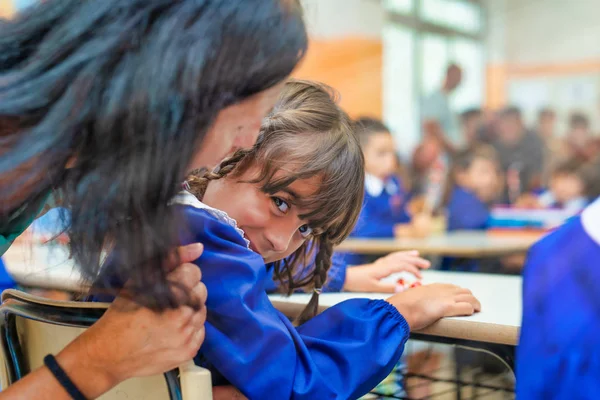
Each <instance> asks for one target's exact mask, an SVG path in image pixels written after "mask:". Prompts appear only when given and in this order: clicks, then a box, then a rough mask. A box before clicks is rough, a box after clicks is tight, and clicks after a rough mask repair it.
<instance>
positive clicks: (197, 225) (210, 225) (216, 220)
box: [170, 190, 250, 248]
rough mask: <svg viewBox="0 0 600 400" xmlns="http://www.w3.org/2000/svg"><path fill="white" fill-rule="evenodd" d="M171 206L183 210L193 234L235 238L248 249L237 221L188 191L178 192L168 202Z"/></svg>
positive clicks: (247, 242)
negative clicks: (179, 207)
mask: <svg viewBox="0 0 600 400" xmlns="http://www.w3.org/2000/svg"><path fill="white" fill-rule="evenodd" d="M170 205H171V206H181V207H183V208H184V216H185V217H186V220H187V221H186V222H187V223H188V224H189V227H190V228H191V230H192V231H193V232H197V233H200V234H202V235H203V236H205V235H211V234H212V235H217V236H227V237H228V238H229V239H231V238H235V239H236V240H235V241H236V242H238V243H243V244H244V245H245V247H247V248H249V245H250V242H249V241H248V239H246V237H245V234H244V231H243V230H241V229H240V228H239V227H238V224H237V221H236V220H235V219H233V218H231V217H230V216H229V215H228V214H227V213H226V212H225V211H222V210H219V209H217V208H214V207H211V206H209V205H207V204H205V203H203V202H201V201H200V200H199V199H198V198H197V197H196V196H194V195H193V194H191V193H190V192H188V191H185V190H184V191H181V192H179V193H178V194H177V195H176V196H175V197H174V198H173V199H172V200H171V202H170Z"/></svg>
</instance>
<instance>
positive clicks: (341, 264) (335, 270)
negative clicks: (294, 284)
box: [265, 253, 348, 293]
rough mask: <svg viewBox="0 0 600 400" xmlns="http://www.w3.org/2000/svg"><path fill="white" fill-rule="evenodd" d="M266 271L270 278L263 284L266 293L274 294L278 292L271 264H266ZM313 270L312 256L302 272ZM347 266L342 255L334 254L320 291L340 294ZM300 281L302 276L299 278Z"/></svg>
mask: <svg viewBox="0 0 600 400" xmlns="http://www.w3.org/2000/svg"><path fill="white" fill-rule="evenodd" d="M266 267H267V271H268V274H269V277H270V281H269V282H268V283H266V284H265V289H266V290H267V293H275V292H278V291H279V282H278V281H277V280H276V279H275V275H274V268H273V264H267V265H266ZM312 268H314V255H313V257H312V259H311V260H310V262H309V263H308V265H307V266H302V267H301V269H302V271H306V272H308V271H310V270H312ZM347 268H348V265H347V264H346V262H345V260H344V255H343V253H334V254H333V256H332V257H331V267H329V271H327V281H325V284H324V285H323V288H322V291H323V292H324V293H327V292H341V291H342V290H343V289H344V282H346V269H347ZM299 279H302V276H300V277H299Z"/></svg>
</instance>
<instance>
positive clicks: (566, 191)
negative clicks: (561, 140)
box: [538, 160, 588, 215]
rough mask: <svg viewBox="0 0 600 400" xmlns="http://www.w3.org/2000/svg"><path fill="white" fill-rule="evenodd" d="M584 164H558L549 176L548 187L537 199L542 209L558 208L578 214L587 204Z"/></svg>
mask: <svg viewBox="0 0 600 400" xmlns="http://www.w3.org/2000/svg"><path fill="white" fill-rule="evenodd" d="M584 173H585V170H584V164H583V163H581V162H580V161H578V160H569V161H566V162H563V163H561V164H559V165H558V166H557V167H556V168H554V170H553V171H552V174H551V175H550V185H549V186H550V187H549V189H548V190H547V191H546V192H544V193H542V194H541V195H540V196H539V197H538V205H539V207H543V208H560V209H563V210H565V211H566V212H568V213H569V214H571V215H575V214H577V213H579V212H580V211H581V210H583V209H584V208H585V206H586V205H587V204H588V198H587V197H586V188H587V182H586V177H585V175H584Z"/></svg>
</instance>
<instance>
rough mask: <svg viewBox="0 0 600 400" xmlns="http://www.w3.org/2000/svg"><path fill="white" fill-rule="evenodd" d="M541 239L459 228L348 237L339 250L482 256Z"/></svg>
mask: <svg viewBox="0 0 600 400" xmlns="http://www.w3.org/2000/svg"><path fill="white" fill-rule="evenodd" d="M538 240H539V237H538V236H535V235H515V236H508V235H490V234H487V233H485V232H479V231H477V232H475V231H471V232H469V231H462V232H461V231H457V232H449V233H446V234H443V235H435V236H430V237H427V238H402V239H348V240H346V241H344V242H343V243H342V244H341V245H340V246H338V247H337V248H336V250H337V251H346V252H353V253H359V254H374V255H379V254H388V253H392V252H394V251H406V250H418V251H419V252H420V253H421V255H429V256H447V257H460V258H483V257H499V256H506V255H510V254H515V253H525V252H527V250H529V248H530V247H531V246H532V245H533V244H534V243H535V242H537V241H538Z"/></svg>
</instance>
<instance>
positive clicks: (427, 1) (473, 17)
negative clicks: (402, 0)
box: [420, 0, 482, 33]
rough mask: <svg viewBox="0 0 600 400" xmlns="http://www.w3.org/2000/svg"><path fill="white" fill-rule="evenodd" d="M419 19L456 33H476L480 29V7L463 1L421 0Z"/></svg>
mask: <svg viewBox="0 0 600 400" xmlns="http://www.w3.org/2000/svg"><path fill="white" fill-rule="evenodd" d="M420 13H421V18H422V19H423V20H425V21H427V22H431V23H433V24H437V25H442V26H444V27H447V28H452V29H455V30H458V31H463V32H468V33H478V32H480V31H481V28H482V16H481V9H480V6H479V5H477V4H475V3H471V2H468V1H464V0H422V3H421V11H420Z"/></svg>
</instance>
